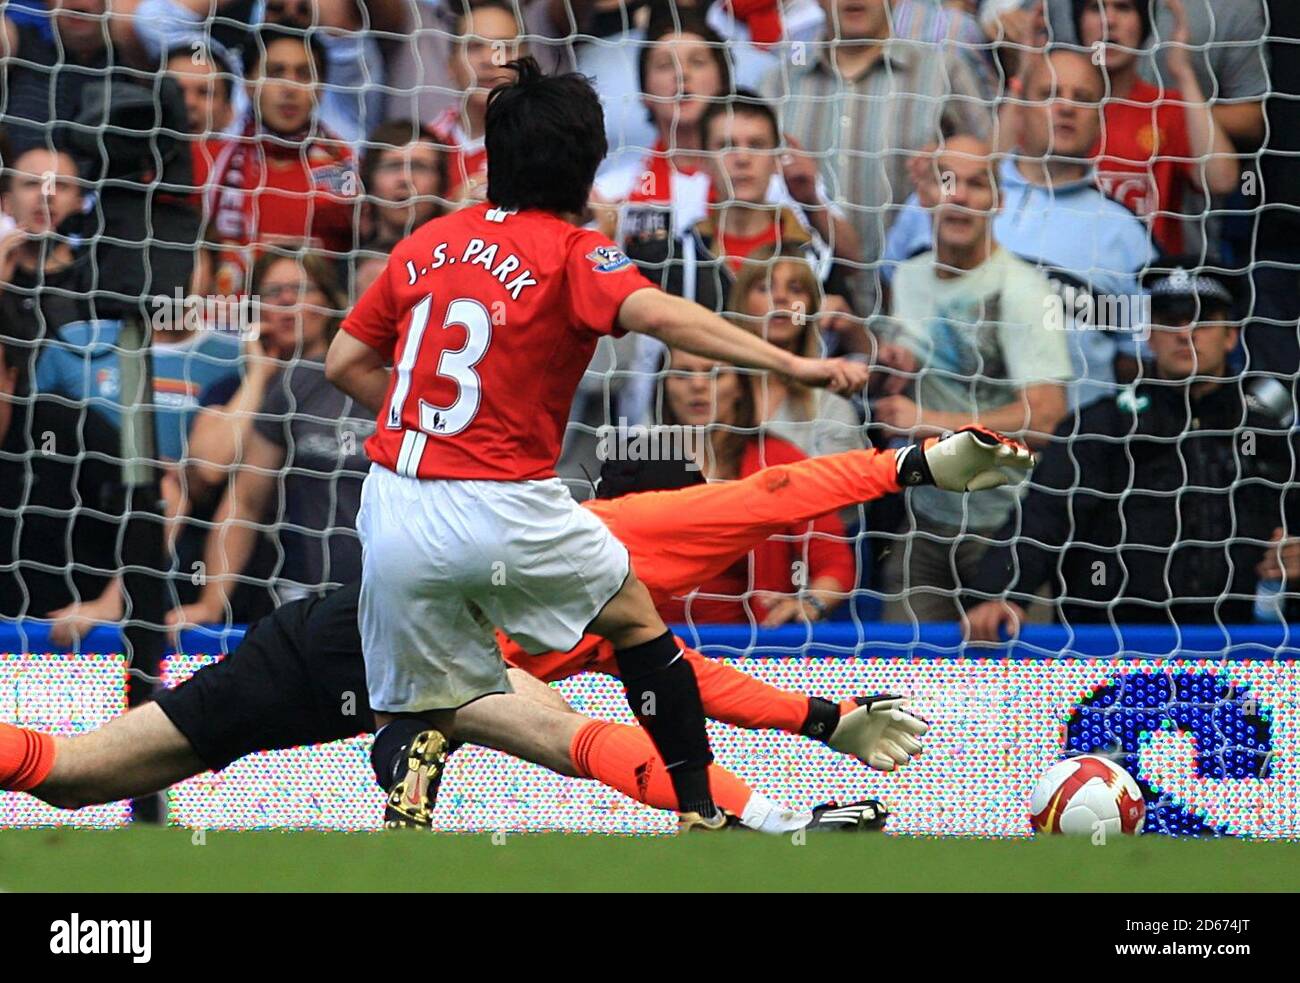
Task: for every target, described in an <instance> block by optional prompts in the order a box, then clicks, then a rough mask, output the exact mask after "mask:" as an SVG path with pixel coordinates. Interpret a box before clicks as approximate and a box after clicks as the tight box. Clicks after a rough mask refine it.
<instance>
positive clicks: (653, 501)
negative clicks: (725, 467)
mask: <svg viewBox="0 0 1300 983" xmlns="http://www.w3.org/2000/svg"><path fill="white" fill-rule="evenodd" d="M899 490H900V487H899V484H898V472H897V464H896V463H895V455H894V451H892V450H887V451H877V450H863V451H845V452H844V453H842V454H828V455H827V456H825V457H815V458H808V459H806V460H802V461H797V462H795V463H793V464H779V465H775V466H773V467H769V468H764V469H763V470H761V471H758V472H756V473H755V474H752V475H750V476H749V477H747V478H742V479H740V480H739V481H725V482H716V483H711V484H707V485H693V486H691V487H690V488H679V489H675V490H673V491H657V492H641V493H639V494H634V495H624V496H623V497H622V498H614V499H595V500H592V501H588V502H584V503H583V504H584V505H585V506H586V507H587V508H589V509H591V510H592V511H593V512H594V513H595V514H596V515H597V516H599V517H600V518H601V520H602V521H603V522H604V523H605V525H607V526H608V527H609V529H610V531H611V532H612V533H613V534H614V535H615V537H617V538H618V539H619V540H620V541H621V542H622V543H623V544H624V545H625V546H626V547H627V548H628V551H629V552H630V553H631V555H632V569H634V570H635V571H636V574H637V576H638V577H639V578H640V579H641V581H642V582H643V583H644V584H645V585H646V587H648V588H649V590H650V594H651V596H652V597H653V598H654V600H655V603H656V604H659V603H662V602H664V601H665V600H667V599H668V598H670V597H672V596H673V595H674V594H684V593H686V592H688V591H691V590H694V589H695V588H696V587H698V586H699V585H700V584H701V583H703V582H705V581H707V580H710V579H712V578H713V577H716V576H718V575H719V574H721V573H722V572H724V571H725V570H726V569H727V568H728V567H729V566H731V564H733V563H735V562H736V560H737V559H739V558H740V557H742V556H744V555H745V554H746V553H748V552H749V551H750V550H751V549H753V548H754V547H755V546H757V545H758V544H759V543H762V542H763V541H764V540H766V539H767V538H768V537H769V536H772V535H774V534H776V533H780V532H784V531H786V530H787V529H788V527H789V526H790V525H792V524H794V523H798V522H806V521H808V520H811V519H815V518H817V517H818V516H822V515H826V514H827V513H828V512H835V511H836V510H838V509H842V508H845V507H847V506H850V505H855V504H857V503H858V502H866V501H870V500H871V499H875V498H880V497H881V496H882V495H887V494H889V493H890V492H896V491H899Z"/></svg>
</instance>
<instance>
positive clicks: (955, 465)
mask: <svg viewBox="0 0 1300 983" xmlns="http://www.w3.org/2000/svg"><path fill="white" fill-rule="evenodd" d="M896 460H897V464H898V483H899V484H900V485H902V486H903V487H905V488H906V487H910V486H914V485H934V486H935V487H936V488H942V489H944V490H945V491H955V492H964V491H984V490H985V489H988V488H997V487H998V486H999V485H1005V484H1008V483H1010V481H1011V479H1010V478H1008V477H1007V475H1006V474H1005V473H1004V472H1003V471H1002V469H1003V468H1015V469H1017V470H1020V471H1024V472H1028V471H1029V469H1030V468H1032V467H1033V466H1034V455H1033V454H1032V453H1031V452H1030V450H1029V448H1028V447H1026V446H1025V445H1024V444H1022V443H1020V442H1019V441H1018V440H1012V439H1011V438H1010V437H1004V436H1003V435H1002V434H1000V433H997V432H996V431H994V430H989V429H988V428H986V427H973V426H972V427H962V428H961V429H960V430H958V431H957V432H956V433H947V434H944V435H943V436H942V437H930V438H929V439H927V440H924V441H922V442H921V443H919V444H912V445H911V446H909V447H904V448H903V449H902V450H900V451H899V452H898V455H897V458H896Z"/></svg>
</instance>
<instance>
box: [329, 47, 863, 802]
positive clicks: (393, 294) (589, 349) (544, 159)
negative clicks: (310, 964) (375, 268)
mask: <svg viewBox="0 0 1300 983" xmlns="http://www.w3.org/2000/svg"><path fill="white" fill-rule="evenodd" d="M510 67H511V70H512V71H514V72H515V73H516V74H517V78H518V80H517V81H516V82H515V83H514V84H510V85H504V86H499V87H497V88H496V89H494V90H493V91H492V94H491V96H490V97H489V102H488V111H487V126H486V141H487V149H488V161H489V170H488V201H487V202H486V203H484V204H481V205H476V206H472V207H470V208H467V209H465V210H463V211H460V212H457V213H455V214H453V215H449V216H445V217H443V218H438V219H434V220H433V221H431V222H429V223H427V224H426V225H424V226H422V227H421V228H420V229H418V230H417V231H416V232H415V233H414V234H413V235H411V236H410V237H408V238H407V239H405V240H403V241H402V242H401V243H399V244H398V245H397V246H396V247H395V248H394V250H393V253H392V255H391V257H390V259H389V263H388V266H387V267H386V268H385V270H384V272H383V273H381V274H380V276H379V277H378V279H377V280H376V281H375V283H374V284H373V285H372V286H371V287H370V288H369V289H368V290H367V291H366V293H365V294H364V295H363V296H362V298H361V300H360V301H359V302H358V304H357V306H356V308H355V309H354V310H353V311H352V312H351V314H349V315H348V317H347V318H346V319H345V320H344V322H343V324H342V330H341V331H340V332H339V334H338V335H337V336H336V337H335V339H334V341H333V343H332V344H331V347H330V352H329V356H328V358H327V361H326V374H327V376H328V377H329V378H330V379H331V381H333V382H334V383H335V384H336V385H338V386H339V388H340V389H342V390H343V391H344V392H346V393H347V394H348V395H350V396H352V397H353V398H354V399H356V400H357V401H358V402H360V403H361V404H362V405H364V406H367V407H369V408H371V409H372V410H374V411H375V412H377V413H378V423H377V430H376V432H375V435H374V436H372V437H371V438H370V440H369V441H367V444H366V448H367V451H368V452H369V454H370V456H371V459H372V461H373V464H372V467H371V472H370V474H369V476H368V477H367V480H366V485H365V491H364V494H363V498H362V503H361V510H360V514H359V515H358V518H357V531H358V533H359V534H360V537H361V542H362V549H363V558H362V587H361V604H360V622H361V635H362V639H363V651H364V653H365V657H366V675H367V679H368V685H369V690H370V702H371V706H372V707H373V708H374V710H375V712H376V720H377V722H378V723H379V725H380V727H381V730H380V732H379V734H378V736H377V737H376V742H375V748H376V750H375V754H376V759H377V760H378V761H380V762H381V763H382V762H383V761H384V760H385V758H386V757H387V756H388V755H390V754H391V760H392V761H393V780H392V782H391V788H392V794H391V795H390V799H389V820H390V822H391V824H392V825H395V826H401V825H407V826H420V825H427V824H428V822H429V819H430V811H429V802H428V800H427V798H426V797H425V795H424V789H425V788H426V787H431V786H432V785H433V784H434V783H436V780H437V777H438V775H439V773H440V770H441V767H442V762H443V760H444V758H445V751H446V740H445V738H444V737H443V736H442V734H441V733H440V732H439V729H440V725H441V726H442V727H447V726H450V725H451V723H452V722H453V721H454V714H455V710H456V709H457V708H459V707H462V706H465V705H466V704H468V703H470V702H472V701H474V700H476V699H479V698H480V697H482V696H485V695H487V694H491V693H502V692H509V690H510V686H509V683H508V681H507V679H506V669H505V665H504V663H503V662H502V661H501V657H500V653H499V651H498V648H497V645H496V641H495V638H494V637H493V633H492V626H493V625H496V626H498V627H500V628H501V629H502V630H503V631H504V632H505V633H506V634H507V635H508V636H509V637H511V638H512V639H514V640H515V641H516V642H518V643H519V644H520V646H521V647H522V648H523V649H524V650H525V651H527V652H544V651H548V650H560V651H563V650H567V649H570V648H572V647H573V646H574V645H576V644H577V643H578V641H579V640H580V639H581V638H582V636H583V634H584V633H586V632H588V631H590V632H591V633H593V634H596V635H599V636H601V637H603V638H605V639H607V640H608V641H610V642H611V643H612V644H613V646H614V649H615V659H616V661H617V662H618V665H619V669H620V676H621V678H622V679H623V681H624V683H625V684H626V686H627V696H628V701H629V704H630V705H631V707H632V710H633V712H634V713H635V714H636V715H637V717H638V719H640V720H641V722H642V723H643V724H644V726H645V728H646V730H647V731H648V732H649V734H650V736H651V738H652V739H653V740H654V743H655V745H656V746H657V747H658V749H659V751H660V753H661V754H662V756H663V758H664V760H665V762H667V765H666V767H667V769H668V771H669V773H670V775H671V777H672V781H673V786H674V789H675V791H676V793H677V798H678V800H679V801H680V802H681V803H682V804H683V811H685V812H693V813H698V814H699V815H700V816H701V817H703V819H704V821H705V822H706V823H707V822H718V823H721V822H723V821H724V817H723V816H722V814H721V812H720V811H719V810H717V809H716V807H715V805H714V803H713V800H712V799H711V797H710V793H709V785H708V777H707V768H708V765H709V763H710V762H711V761H712V754H711V752H710V750H709V742H708V737H707V735H706V734H705V730H704V712H703V709H702V707H701V704H700V695H699V690H698V688H697V685H696V681H695V676H694V674H693V673H692V672H691V670H690V667H689V666H688V665H686V663H685V661H684V660H683V659H682V658H681V654H680V651H679V650H678V648H677V645H676V643H675V642H674V640H673V637H672V634H671V633H670V632H669V631H668V629H667V627H666V626H665V625H664V623H663V621H662V619H661V618H660V617H659V615H658V613H657V612H656V611H655V608H654V604H653V602H652V601H651V598H650V595H649V593H648V592H647V591H646V589H645V587H644V586H643V585H642V584H641V582H640V581H639V580H638V579H637V577H636V575H635V574H634V573H633V571H632V569H631V565H630V562H629V559H628V553H627V550H626V548H625V547H624V546H623V545H622V544H620V543H619V542H618V540H617V539H615V538H614V536H613V535H612V534H611V533H610V532H609V530H608V529H607V528H606V527H605V525H604V524H603V523H602V522H600V520H599V519H597V518H596V517H595V516H594V515H592V514H591V512H590V511H588V510H585V509H581V508H579V507H578V505H577V503H576V502H574V501H573V499H572V498H571V496H570V495H569V493H568V491H567V489H566V488H565V487H564V485H563V483H562V482H561V481H560V480H559V479H558V478H557V477H556V475H555V461H556V458H557V457H558V456H559V452H560V445H561V441H562V438H563V436H564V428H565V424H566V422H567V419H568V413H569V406H570V404H571V402H572V400H573V394H574V391H575V389H576V388H577V384H578V381H579V380H580V378H581V376H582V373H583V371H584V370H585V369H586V367H587V364H588V362H589V361H590V360H591V356H592V354H593V352H594V350H595V346H596V343H597V341H598V340H599V339H600V338H601V337H602V336H606V335H619V334H622V333H623V332H625V331H639V332H643V333H645V334H649V335H652V336H653V337H656V338H658V339H659V340H661V341H663V342H664V343H665V344H667V345H670V346H672V347H675V348H680V349H684V350H686V351H690V352H694V353H696V354H700V355H704V356H706V357H708V358H712V359H715V360H718V361H724V362H728V363H731V364H736V365H741V366H747V367H750V368H755V369H762V370H766V371H772V372H780V373H782V374H785V375H787V376H790V377H792V378H794V379H797V380H799V381H801V382H803V383H805V384H807V385H816V386H829V387H831V388H834V389H836V390H837V391H851V390H854V389H857V388H861V387H862V386H863V385H865V383H866V378H867V370H866V368H865V367H864V366H862V365H860V364H858V363H852V362H845V361H843V360H837V359H810V358H803V357H799V356H795V355H792V354H790V353H788V352H785V351H782V350H780V349H778V348H776V347H775V346H772V345H770V344H768V343H767V342H764V341H762V340H761V339H759V338H758V337H756V336H755V335H753V334H750V333H749V332H746V331H744V330H743V329H740V328H738V327H736V326H734V325H731V324H728V323H727V322H726V321H724V320H723V319H722V318H720V317H717V316H716V315H714V314H712V313H710V312H708V311H706V310H705V309H704V308H702V307H700V306H699V305H696V304H693V303H691V302H690V301H686V300H682V299H681V298H677V297H672V296H670V295H668V294H665V293H663V292H662V291H660V290H658V289H656V288H655V287H653V286H652V285H651V284H650V282H649V281H648V280H646V279H645V278H644V277H642V276H641V274H640V273H638V272H637V270H636V269H635V267H634V266H633V265H632V263H631V261H630V260H629V259H628V258H627V257H626V256H625V255H623V253H622V252H620V251H619V250H618V248H617V247H616V246H615V245H614V244H613V243H612V242H611V241H610V240H609V239H607V238H606V237H604V236H603V235H601V234H600V233H598V232H593V231H586V230H583V229H582V228H580V227H579V226H578V224H577V223H578V221H579V216H580V215H581V214H582V213H583V212H584V211H585V210H586V205H587V200H588V197H589V194H590V192H591V185H592V181H593V179H594V177H595V173H596V168H597V166H598V165H599V164H600V162H601V160H602V159H603V158H604V156H605V151H606V143H605V132H604V117H603V114H602V111H601V106H600V101H599V99H598V98H597V96H596V93H595V92H594V90H593V89H592V88H591V85H590V83H589V82H588V80H587V79H585V78H584V77H582V76H580V75H560V76H549V77H548V76H544V75H543V74H542V73H541V71H540V69H539V68H538V66H537V63H536V62H535V61H533V60H532V59H530V58H525V59H522V60H519V61H515V62H511V63H510ZM390 362H391V363H394V371H391V372H390V371H389V369H388V365H389V363H390ZM403 768H405V771H404V772H403V771H402V769H403ZM383 770H384V769H383V768H382V767H380V769H379V771H380V773H381V775H382V773H383ZM399 773H400V774H399Z"/></svg>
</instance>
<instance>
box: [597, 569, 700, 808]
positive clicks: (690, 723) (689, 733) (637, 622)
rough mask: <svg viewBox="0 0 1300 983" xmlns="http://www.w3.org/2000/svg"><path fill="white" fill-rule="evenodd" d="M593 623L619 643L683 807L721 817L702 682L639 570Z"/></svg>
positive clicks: (617, 651)
mask: <svg viewBox="0 0 1300 983" xmlns="http://www.w3.org/2000/svg"><path fill="white" fill-rule="evenodd" d="M589 627H590V630H591V631H592V632H593V633H594V634H597V635H600V636H602V637H604V638H606V639H608V640H609V642H610V644H612V645H613V646H614V659H615V661H616V662H617V664H618V670H619V673H618V674H619V678H620V679H621V680H622V681H623V685H624V687H625V688H626V695H627V701H628V705H629V706H630V707H631V708H632V713H633V714H634V715H635V716H636V718H637V720H638V721H639V722H640V724H641V726H642V727H644V728H645V729H646V731H647V732H648V733H649V735H650V738H651V740H653V742H654V744H655V747H656V748H658V750H659V753H660V754H661V755H662V756H663V759H664V760H665V761H666V762H669V764H668V766H667V768H668V773H669V777H670V778H671V780H672V784H673V788H674V789H675V790H676V792H677V799H678V801H679V802H680V803H681V804H682V810H681V811H682V812H686V813H695V814H697V815H699V816H701V817H703V821H704V822H706V823H708V822H715V821H717V820H718V818H719V817H718V813H717V810H716V808H715V805H716V804H715V803H714V801H713V799H712V798H711V797H710V794H709V784H708V767H709V765H710V764H712V762H713V752H712V751H711V750H710V748H709V738H708V734H707V733H706V731H705V728H704V719H705V718H704V705H703V702H702V701H701V699H700V690H699V684H698V683H697V681H696V678H695V673H694V671H693V670H692V669H691V666H690V664H689V663H688V662H687V661H686V660H685V659H683V658H682V654H681V650H680V649H678V647H677V641H676V639H674V637H673V634H672V632H670V631H669V630H668V626H667V625H665V624H664V622H663V619H662V618H660V617H659V612H658V611H656V610H655V606H654V602H653V601H652V600H651V598H650V592H649V591H647V590H646V588H645V585H644V584H642V583H641V581H640V580H638V579H637V577H636V574H635V573H634V572H632V571H631V570H630V569H629V572H628V576H627V579H626V580H625V581H624V582H623V586H622V588H621V589H620V590H619V592H618V593H617V594H615V595H614V597H613V598H612V599H611V600H610V601H609V603H608V604H606V605H605V607H604V608H602V609H601V611H600V613H599V614H598V615H596V618H595V619H594V620H593V621H592V622H591V624H590V626H589Z"/></svg>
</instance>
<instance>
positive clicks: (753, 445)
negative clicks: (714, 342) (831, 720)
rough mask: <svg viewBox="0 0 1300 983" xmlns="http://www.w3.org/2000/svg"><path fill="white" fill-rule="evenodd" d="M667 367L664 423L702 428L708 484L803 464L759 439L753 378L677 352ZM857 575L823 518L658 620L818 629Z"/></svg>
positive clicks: (839, 529)
mask: <svg viewBox="0 0 1300 983" xmlns="http://www.w3.org/2000/svg"><path fill="white" fill-rule="evenodd" d="M669 365H670V367H671V369H672V374H670V375H669V376H667V377H666V378H665V379H664V381H663V394H662V418H663V422H664V423H665V424H668V425H676V426H685V427H700V428H704V433H705V435H706V443H705V446H704V447H703V448H702V449H701V451H700V452H699V455H698V457H697V460H698V463H699V464H700V467H701V469H702V470H703V473H704V475H705V477H706V478H708V479H710V480H713V481H734V480H735V479H737V478H746V477H748V476H749V475H751V474H754V473H755V472H756V471H760V470H762V469H763V468H765V467H769V466H773V465H778V464H792V463H794V462H796V461H802V460H804V459H805V457H806V455H805V454H804V453H803V452H802V451H800V450H799V449H798V448H797V447H795V446H794V445H793V444H789V443H787V442H786V441H784V440H781V439H780V438H778V437H773V436H770V435H766V434H760V431H759V429H758V411H757V407H756V401H755V393H754V385H753V382H752V379H753V377H752V376H749V375H743V374H741V373H740V372H738V371H736V370H735V369H732V368H729V367H726V366H721V365H719V363H716V362H712V361H710V360H709V359H706V358H700V357H699V356H696V355H688V354H686V353H685V352H681V351H672V352H670V361H669ZM715 370H716V371H715ZM855 574H856V567H855V562H854V558H853V551H852V549H851V548H850V546H849V542H848V539H847V538H846V537H845V535H844V525H843V523H842V522H841V521H840V519H839V517H838V516H836V515H833V514H832V515H825V516H822V517H821V518H819V519H814V520H813V521H812V522H809V523H802V524H796V525H792V526H791V527H790V528H789V529H788V530H786V531H785V532H784V533H783V534H781V535H779V536H774V537H772V538H771V539H769V540H767V541H766V542H765V543H764V544H763V545H762V546H760V547H758V548H757V549H755V550H754V551H753V552H752V553H750V555H749V556H748V557H747V558H746V559H744V560H742V561H741V562H739V563H737V564H735V565H734V566H733V567H732V568H731V569H729V570H728V571H727V572H726V573H724V574H722V575H721V576H719V577H715V578H714V579H713V580H710V581H707V582H706V583H704V584H702V585H700V587H699V589H698V590H696V591H694V592H692V593H691V594H690V595H689V596H687V597H686V598H685V599H682V598H673V599H672V600H670V601H667V602H666V603H665V604H663V605H661V606H660V613H661V614H662V615H663V618H664V620H665V621H668V622H687V621H689V622H691V623H692V624H702V623H708V622H747V621H758V622H759V623H760V624H762V625H763V626H764V627H768V628H771V627H775V626H777V625H783V624H785V623H787V622H789V621H794V620H796V619H799V618H805V619H807V620H810V621H816V620H819V619H820V618H823V617H824V616H825V615H826V614H827V613H829V612H830V610H831V609H832V608H834V607H835V606H836V605H837V604H839V603H840V602H841V601H843V600H844V597H845V595H846V594H847V592H849V591H851V590H852V589H853V584H854V579H855Z"/></svg>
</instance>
